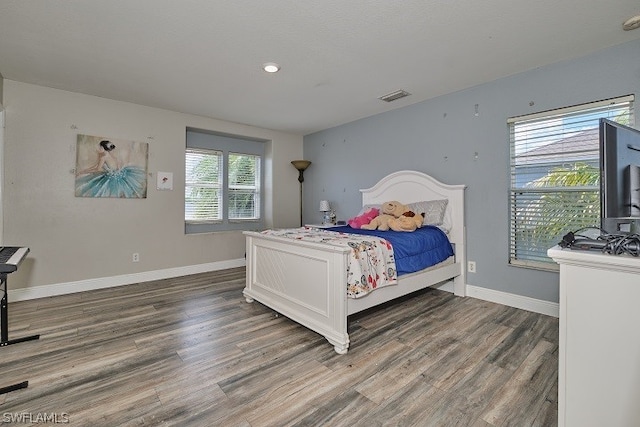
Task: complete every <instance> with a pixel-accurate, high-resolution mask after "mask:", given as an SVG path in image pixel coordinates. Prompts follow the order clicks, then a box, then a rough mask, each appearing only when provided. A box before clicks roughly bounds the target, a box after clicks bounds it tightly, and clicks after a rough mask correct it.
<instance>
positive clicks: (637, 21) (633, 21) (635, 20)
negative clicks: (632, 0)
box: [622, 15, 640, 31]
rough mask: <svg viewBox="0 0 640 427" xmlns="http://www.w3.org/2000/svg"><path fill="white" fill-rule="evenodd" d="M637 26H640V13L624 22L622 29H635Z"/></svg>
mask: <svg viewBox="0 0 640 427" xmlns="http://www.w3.org/2000/svg"><path fill="white" fill-rule="evenodd" d="M636 28H640V15H636V16H634V17H632V18H629V19H627V20H626V21H624V24H622V29H623V30H625V31H631V30H635V29H636Z"/></svg>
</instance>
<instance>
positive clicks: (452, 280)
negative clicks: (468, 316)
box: [243, 171, 466, 354]
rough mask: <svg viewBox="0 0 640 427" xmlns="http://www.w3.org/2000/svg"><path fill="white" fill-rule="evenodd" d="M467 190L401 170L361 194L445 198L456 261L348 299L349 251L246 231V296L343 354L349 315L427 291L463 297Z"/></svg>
mask: <svg viewBox="0 0 640 427" xmlns="http://www.w3.org/2000/svg"><path fill="white" fill-rule="evenodd" d="M464 189H465V186H464V185H447V184H443V183H441V182H439V181H437V180H436V179H434V178H432V177H430V176H429V175H426V174H424V173H422V172H416V171H399V172H394V173H392V174H390V175H387V176H386V177H384V178H382V179H381V180H380V181H379V182H378V183H377V184H376V185H374V186H373V187H371V188H368V189H365V190H360V192H361V193H362V204H363V206H364V205H371V204H381V203H384V202H386V201H390V200H398V201H400V202H402V203H404V204H408V203H413V202H419V201H423V200H439V199H445V198H446V199H448V200H449V203H448V207H447V213H446V215H447V217H448V218H449V220H450V222H451V228H450V230H449V240H450V241H451V243H453V244H454V246H455V253H456V255H455V262H454V263H449V264H448V265H444V266H442V267H433V268H430V269H428V270H423V271H420V272H416V273H412V274H409V275H403V276H400V277H399V279H398V284H397V285H391V286H386V287H383V288H380V289H377V290H375V291H373V292H371V293H369V294H367V295H365V296H364V297H361V298H355V299H354V298H348V297H347V284H346V281H347V274H346V271H347V260H348V253H349V250H350V249H348V248H340V247H334V246H329V245H323V244H321V243H314V242H305V241H298V240H292V239H288V238H284V237H277V236H269V235H265V234H261V233H257V232H251V231H246V232H244V234H245V235H246V245H247V267H246V268H247V275H246V276H247V277H246V287H245V289H244V291H243V294H244V296H245V298H246V300H247V302H253V301H254V300H257V301H259V302H261V303H262V304H264V305H266V306H268V307H270V308H272V309H273V310H275V311H277V312H279V313H281V314H282V315H284V316H286V317H288V318H290V319H292V320H294V321H296V322H298V323H300V324H301V325H303V326H306V327H307V328H309V329H311V330H313V331H315V332H317V333H319V334H321V335H323V336H324V337H325V338H326V339H327V340H328V341H329V342H330V343H331V344H333V346H334V349H335V351H336V352H337V353H338V354H345V353H346V352H347V350H348V348H349V334H348V333H347V316H349V315H351V314H354V313H358V312H360V311H362V310H366V309H368V308H371V307H374V306H376V305H379V304H382V303H384V302H387V301H390V300H392V299H395V298H398V297H400V296H403V295H407V294H409V293H411V292H415V291H417V290H419V289H423V288H426V287H429V286H438V287H439V288H441V289H444V290H448V291H453V292H454V293H455V294H456V295H458V296H465V295H466V275H465V270H466V269H465V268H463V266H464V265H465V264H466V248H465V226H464Z"/></svg>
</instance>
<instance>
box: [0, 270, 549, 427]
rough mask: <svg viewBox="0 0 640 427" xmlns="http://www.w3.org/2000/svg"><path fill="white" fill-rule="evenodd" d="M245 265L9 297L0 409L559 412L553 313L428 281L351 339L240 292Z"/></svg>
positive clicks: (362, 322) (435, 422) (327, 418)
mask: <svg viewBox="0 0 640 427" xmlns="http://www.w3.org/2000/svg"><path fill="white" fill-rule="evenodd" d="M243 286H244V269H232V270H225V271H220V272H213V273H206V274H199V275H193V276H187V277H180V278H175V279H166V280H158V281H153V282H147V283H140V284H135V285H129V286H123V287H117V288H110V289H104V290H96V291H90V292H84V293H77V294H72V295H64V296H58V297H51V298H45V299H40V300H31V301H22V302H16V303H10V305H9V309H10V316H9V327H10V332H9V334H10V338H14V337H19V336H23V335H30V334H34V333H39V334H41V338H40V340H38V341H32V342H24V343H19V344H15V345H11V346H6V347H2V348H0V387H1V386H4V385H8V384H12V383H15V382H20V381H24V380H28V381H29V387H28V388H26V389H22V390H18V391H13V392H11V393H8V394H4V395H0V423H3V424H12V425H43V424H45V423H54V421H57V422H66V423H67V425H73V426H119V425H131V426H152V425H163V426H167V425H168V426H172V425H178V426H252V427H258V426H287V425H297V426H383V425H384V426H387V425H388V426H473V427H486V426H553V425H556V424H557V369H558V361H557V360H558V354H557V349H558V319H555V318H552V317H547V316H544V315H540V314H535V313H531V312H527V311H523V310H518V309H514V308H510V307H505V306H501V305H498V304H493V303H489V302H485V301H481V300H477V299H473V298H458V297H455V296H453V295H451V294H449V293H447V292H443V291H438V290H427V291H423V292H419V293H417V294H416V295H412V296H411V297H410V298H404V299H402V300H401V301H397V302H396V303H394V304H388V305H386V306H385V307H381V308H379V309H373V310H369V311H367V312H365V313H360V314H358V315H355V316H353V317H352V318H351V319H350V326H349V333H350V338H351V347H350V349H349V352H348V353H347V354H346V355H343V356H340V355H338V354H336V353H335V352H334V351H333V346H332V345H330V344H329V343H328V342H327V341H326V340H325V339H324V338H322V337H320V336H319V335H317V334H316V333H314V332H311V331H309V330H308V329H306V328H303V327H301V326H299V325H297V324H296V323H294V322H292V321H290V320H289V319H287V318H285V317H282V316H278V315H277V314H276V313H274V312H273V311H272V310H270V309H268V308H266V307H265V306H263V305H261V304H259V303H253V304H248V303H246V302H245V300H244V298H243V297H242V288H243Z"/></svg>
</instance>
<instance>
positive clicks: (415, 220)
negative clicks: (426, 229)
mask: <svg viewBox="0 0 640 427" xmlns="http://www.w3.org/2000/svg"><path fill="white" fill-rule="evenodd" d="M423 221H424V213H421V214H420V215H417V214H416V213H415V212H413V211H410V210H407V211H406V212H404V213H403V214H402V215H401V216H400V217H398V218H394V219H391V220H389V228H390V229H392V230H393V231H415V230H416V229H418V228H420V227H422V223H423Z"/></svg>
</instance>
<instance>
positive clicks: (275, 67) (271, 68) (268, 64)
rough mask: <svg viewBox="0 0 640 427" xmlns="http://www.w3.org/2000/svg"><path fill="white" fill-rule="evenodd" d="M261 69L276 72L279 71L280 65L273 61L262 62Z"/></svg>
mask: <svg viewBox="0 0 640 427" xmlns="http://www.w3.org/2000/svg"><path fill="white" fill-rule="evenodd" d="M262 69H263V70H265V71H266V72H267V73H277V72H278V71H280V66H279V65H278V64H276V63H275V62H266V63H264V64H262Z"/></svg>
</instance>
